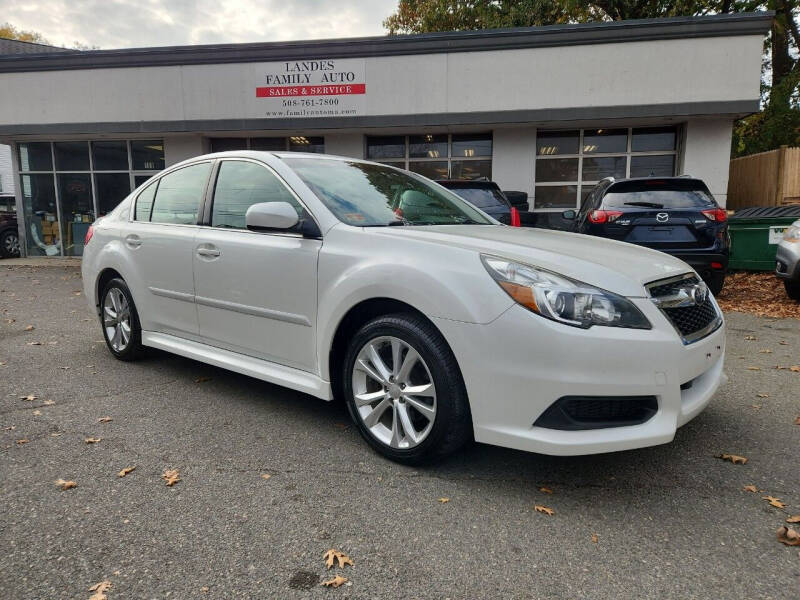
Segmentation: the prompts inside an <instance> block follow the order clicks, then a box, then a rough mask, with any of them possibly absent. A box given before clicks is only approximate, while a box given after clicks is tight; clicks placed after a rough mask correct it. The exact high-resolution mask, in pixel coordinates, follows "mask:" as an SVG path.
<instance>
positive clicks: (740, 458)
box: [715, 454, 747, 465]
mask: <svg viewBox="0 0 800 600" xmlns="http://www.w3.org/2000/svg"><path fill="white" fill-rule="evenodd" d="M715 458H721V459H722V460H729V461H731V462H732V463H733V464H742V465H744V464H746V463H747V459H746V458H745V457H744V456H736V455H735V454H719V455H717V456H716V457H715Z"/></svg>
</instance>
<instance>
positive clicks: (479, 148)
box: [367, 133, 492, 179]
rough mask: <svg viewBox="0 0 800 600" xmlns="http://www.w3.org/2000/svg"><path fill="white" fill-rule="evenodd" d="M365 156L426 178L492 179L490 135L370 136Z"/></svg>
mask: <svg viewBox="0 0 800 600" xmlns="http://www.w3.org/2000/svg"><path fill="white" fill-rule="evenodd" d="M367 158H368V159H370V160H374V161H376V162H381V163H384V164H387V165H391V166H395V167H400V168H401V169H407V170H409V171H414V172H415V173H419V174H420V175H424V176H425V177H427V178H429V179H491V178H492V134H491V133H454V134H447V133H442V134H420V135H370V136H367Z"/></svg>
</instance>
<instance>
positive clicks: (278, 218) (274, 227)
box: [244, 202, 300, 231]
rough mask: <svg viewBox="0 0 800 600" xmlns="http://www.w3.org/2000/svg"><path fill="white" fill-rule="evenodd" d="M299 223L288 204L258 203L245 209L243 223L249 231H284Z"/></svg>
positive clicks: (295, 213) (293, 210) (292, 208)
mask: <svg viewBox="0 0 800 600" xmlns="http://www.w3.org/2000/svg"><path fill="white" fill-rule="evenodd" d="M299 221H300V218H299V217H298V216H297V211H296V210H295V209H294V207H293V206H292V205H291V204H289V203H288V202H259V203H258V204H253V205H252V206H250V208H248V209H247V212H246V213H245V215H244V222H245V225H246V226H247V228H248V229H249V230H250V231H285V230H286V229H291V228H292V227H294V226H295V225H297V223H298V222H299Z"/></svg>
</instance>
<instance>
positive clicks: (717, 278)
mask: <svg viewBox="0 0 800 600" xmlns="http://www.w3.org/2000/svg"><path fill="white" fill-rule="evenodd" d="M706 284H707V285H708V289H709V290H711V293H712V294H714V296H715V297H716V296H719V294H720V292H721V291H722V287H723V286H724V285H725V273H712V275H711V277H709V279H708V281H707V282H706Z"/></svg>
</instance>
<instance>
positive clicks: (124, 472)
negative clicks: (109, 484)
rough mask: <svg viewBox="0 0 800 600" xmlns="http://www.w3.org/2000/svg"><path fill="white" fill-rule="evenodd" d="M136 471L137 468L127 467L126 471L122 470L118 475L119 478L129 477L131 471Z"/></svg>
mask: <svg viewBox="0 0 800 600" xmlns="http://www.w3.org/2000/svg"><path fill="white" fill-rule="evenodd" d="M135 469H136V467H125V468H124V469H122V471H120V472H119V473H117V477H125V475H127V474H128V473H130V472H131V471H133V470H135Z"/></svg>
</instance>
